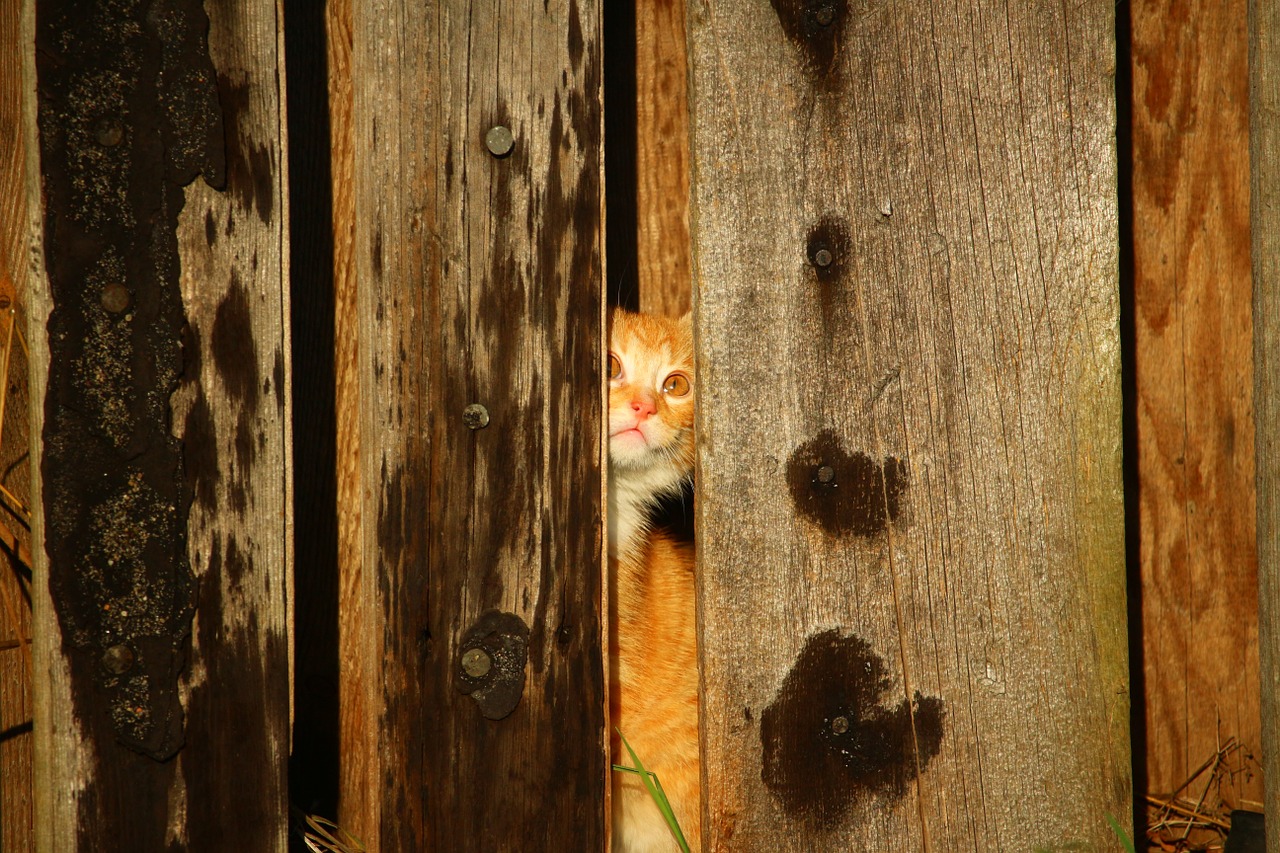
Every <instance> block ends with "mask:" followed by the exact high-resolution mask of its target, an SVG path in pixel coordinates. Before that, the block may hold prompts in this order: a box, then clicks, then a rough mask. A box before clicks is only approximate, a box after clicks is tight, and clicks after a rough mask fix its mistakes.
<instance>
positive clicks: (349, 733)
mask: <svg viewBox="0 0 1280 853" xmlns="http://www.w3.org/2000/svg"><path fill="white" fill-rule="evenodd" d="M326 25H327V31H328V41H327V43H328V55H329V126H330V151H331V152H332V153H331V163H332V170H333V234H334V239H333V287H334V305H335V311H334V345H335V346H334V378H335V382H336V388H335V404H336V408H337V416H338V435H337V447H338V453H337V459H336V460H335V462H336V467H337V477H338V489H337V491H338V507H337V510H338V574H339V592H338V612H339V613H340V614H341V618H340V620H339V622H338V643H339V646H338V676H339V680H338V689H339V702H338V728H339V732H338V743H339V756H340V759H339V760H340V765H339V768H338V774H339V782H338V788H339V793H338V824H339V825H340V826H342V827H343V828H344V829H346V830H347V831H349V832H351V833H352V834H354V835H355V836H356V837H357V838H369V839H374V838H377V837H378V832H377V827H378V824H379V821H380V820H381V804H380V801H379V799H378V797H377V796H376V794H377V790H378V779H377V776H376V775H375V774H376V771H377V769H378V762H377V758H376V757H377V754H378V739H377V732H378V730H377V725H376V720H377V713H378V711H377V701H378V698H379V696H380V695H381V689H380V688H379V685H378V680H377V679H376V678H375V677H373V676H372V673H373V672H376V669H374V670H369V669H367V668H368V667H369V666H371V665H372V664H373V662H374V659H373V657H372V654H373V653H374V650H375V648H376V646H375V645H374V643H373V633H372V632H373V629H374V625H375V623H374V622H373V621H372V619H371V611H370V609H369V605H370V604H371V602H370V601H368V600H367V599H366V598H365V596H364V595H363V594H362V593H363V589H364V581H363V570H364V567H363V565H362V563H361V559H362V557H363V553H362V551H361V543H362V539H363V533H362V530H363V528H362V520H363V518H362V514H361V513H362V510H363V506H364V501H363V498H362V496H361V491H362V487H361V473H362V469H361V465H360V405H361V394H360V373H359V370H360V364H359V350H360V346H359V344H360V338H359V317H358V311H357V307H356V306H357V304H358V299H359V291H358V289H357V280H356V273H355V250H356V246H355V229H356V210H355V192H354V189H355V172H356V167H355V160H356V158H355V145H354V138H353V134H354V132H355V128H354V126H353V124H352V98H353V82H352V79H351V59H352V56H351V54H352V33H351V27H352V8H351V3H350V2H349V0H332V2H330V3H328V4H327V5H326Z"/></svg>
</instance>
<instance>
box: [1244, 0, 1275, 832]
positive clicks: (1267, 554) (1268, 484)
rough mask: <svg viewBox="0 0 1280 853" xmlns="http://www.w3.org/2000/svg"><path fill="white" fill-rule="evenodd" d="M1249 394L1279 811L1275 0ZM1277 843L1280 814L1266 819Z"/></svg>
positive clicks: (1252, 77)
mask: <svg viewBox="0 0 1280 853" xmlns="http://www.w3.org/2000/svg"><path fill="white" fill-rule="evenodd" d="M1249 115H1250V138H1249V161H1250V165H1251V178H1250V191H1251V192H1250V206H1249V210H1250V214H1251V222H1252V237H1253V244H1252V245H1253V253H1252V254H1253V262H1252V271H1253V359H1254V373H1253V399H1254V405H1255V424H1256V427H1257V433H1256V439H1257V443H1256V445H1255V446H1256V452H1257V457H1256V466H1257V489H1258V496H1257V501H1258V568H1259V572H1258V585H1259V589H1258V613H1259V640H1260V644H1259V645H1260V649H1261V677H1260V682H1261V685H1260V686H1261V693H1262V760H1263V776H1264V778H1265V780H1266V793H1265V796H1266V800H1265V802H1264V804H1263V806H1264V809H1263V810H1264V811H1265V812H1266V813H1267V814H1271V815H1275V814H1280V654H1277V649H1280V575H1278V574H1277V569H1278V567H1280V124H1278V123H1277V122H1276V116H1278V115H1280V3H1277V2H1275V0H1249ZM1267 849H1268V850H1272V851H1274V850H1280V821H1275V820H1269V821H1267Z"/></svg>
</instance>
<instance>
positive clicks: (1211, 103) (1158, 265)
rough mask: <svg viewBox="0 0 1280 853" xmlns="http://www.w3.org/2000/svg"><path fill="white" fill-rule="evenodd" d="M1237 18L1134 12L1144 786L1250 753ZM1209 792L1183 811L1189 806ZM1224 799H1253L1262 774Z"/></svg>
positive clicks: (1242, 47)
mask: <svg viewBox="0 0 1280 853" xmlns="http://www.w3.org/2000/svg"><path fill="white" fill-rule="evenodd" d="M1245 7H1246V4H1245V3H1244V2H1237V3H1232V4H1226V5H1223V4H1216V3H1203V4H1197V3H1175V4H1173V5H1172V6H1170V5H1169V4H1167V3H1159V2H1142V3H1137V4H1135V5H1134V6H1133V7H1132V10H1131V20H1132V25H1133V103H1134V111H1133V204H1134V267H1135V284H1134V291H1135V297H1134V301H1135V310H1134V326H1135V329H1134V331H1135V348H1136V351H1135V353H1134V364H1135V370H1136V385H1137V400H1136V406H1137V427H1138V471H1139V480H1140V490H1139V499H1140V508H1139V524H1140V536H1141V541H1140V546H1139V557H1140V560H1141V571H1142V608H1143V615H1142V633H1143V643H1142V647H1143V671H1144V673H1145V679H1144V680H1145V696H1144V697H1143V698H1144V701H1145V719H1146V743H1145V744H1138V745H1137V746H1138V748H1139V749H1143V748H1145V751H1146V762H1145V763H1146V768H1147V779H1146V780H1145V786H1146V789H1147V790H1150V791H1151V793H1153V794H1160V793H1166V794H1167V793H1172V792H1173V791H1174V790H1175V789H1177V788H1179V787H1181V786H1182V784H1183V783H1184V782H1185V781H1186V780H1187V778H1188V777H1189V776H1190V775H1191V774H1192V773H1193V772H1195V770H1196V768H1198V767H1199V766H1200V765H1201V764H1202V763H1203V762H1205V761H1207V760H1209V759H1210V758H1211V757H1212V756H1213V755H1214V754H1215V753H1216V752H1217V750H1218V748H1219V745H1220V744H1222V743H1223V742H1225V741H1226V740H1227V739H1228V738H1230V737H1236V738H1238V739H1239V740H1240V742H1241V743H1243V744H1244V745H1245V746H1246V747H1247V748H1248V749H1250V750H1252V751H1257V750H1258V749H1259V748H1260V745H1259V737H1260V732H1259V716H1258V715H1259V710H1258V709H1259V705H1258V703H1259V693H1258V629H1257V624H1256V621H1255V620H1256V613H1257V569H1258V563H1257V552H1256V548H1255V538H1256V534H1255V506H1254V487H1253V480H1254V459H1253V445H1254V437H1253V350H1252V319H1251V309H1252V306H1251V302H1250V300H1251V288H1250V283H1251V282H1250V270H1249V263H1250V262H1249V209H1248V187H1247V179H1248V144H1249V114H1248V109H1249V107H1248V90H1247V87H1248V74H1247V45H1248V40H1247V38H1246V34H1247V20H1246V15H1245ZM1206 781H1207V777H1206V779H1203V780H1201V781H1200V782H1197V784H1196V786H1195V787H1194V788H1193V789H1192V790H1191V791H1190V792H1188V796H1191V797H1198V796H1199V795H1200V791H1201V788H1203V787H1204V782H1206ZM1233 782H1235V783H1237V784H1235V785H1233V786H1231V787H1230V789H1229V790H1226V791H1224V796H1226V797H1228V798H1229V799H1233V800H1234V801H1235V802H1234V803H1233V805H1237V806H1238V805H1240V804H1241V803H1240V801H1241V800H1242V799H1248V800H1254V801H1256V800H1259V799H1260V798H1261V793H1262V779H1261V777H1260V776H1256V775H1254V776H1252V777H1249V778H1246V777H1240V778H1239V779H1236V780H1233Z"/></svg>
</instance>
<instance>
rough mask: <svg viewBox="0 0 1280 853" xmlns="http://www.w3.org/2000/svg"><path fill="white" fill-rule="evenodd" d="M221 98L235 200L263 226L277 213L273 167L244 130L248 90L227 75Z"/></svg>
mask: <svg viewBox="0 0 1280 853" xmlns="http://www.w3.org/2000/svg"><path fill="white" fill-rule="evenodd" d="M218 94H219V97H220V98H221V100H222V108H223V117H224V121H225V122H226V140H227V147H226V152H227V176H228V179H229V183H230V189H231V195H232V198H234V199H235V200H236V204H237V205H238V206H239V207H240V208H241V209H242V210H244V211H253V212H254V213H255V214H256V215H257V217H258V219H259V220H260V221H261V222H262V223H263V224H264V225H266V224H269V223H270V222H271V216H272V213H273V212H274V210H275V188H274V187H275V184H274V180H275V178H274V164H273V163H272V158H271V153H270V152H269V151H268V150H267V147H266V146H265V145H261V144H258V143H257V142H254V141H252V140H253V138H254V137H253V134H251V133H249V132H247V131H245V130H243V129H242V128H241V124H240V119H241V116H244V115H247V114H248V111H249V86H248V85H247V84H246V83H241V82H236V81H233V80H231V79H230V78H228V77H227V76H225V75H219V77H218Z"/></svg>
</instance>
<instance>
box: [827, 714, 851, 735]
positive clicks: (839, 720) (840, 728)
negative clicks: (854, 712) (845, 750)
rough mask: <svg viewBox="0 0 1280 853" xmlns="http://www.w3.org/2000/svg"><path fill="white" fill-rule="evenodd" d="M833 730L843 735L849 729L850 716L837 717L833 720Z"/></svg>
mask: <svg viewBox="0 0 1280 853" xmlns="http://www.w3.org/2000/svg"><path fill="white" fill-rule="evenodd" d="M831 731H833V732H835V733H836V734H838V735H842V734H844V733H845V732H847V731H849V718H848V717H836V718H835V719H834V720H832V721H831Z"/></svg>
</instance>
